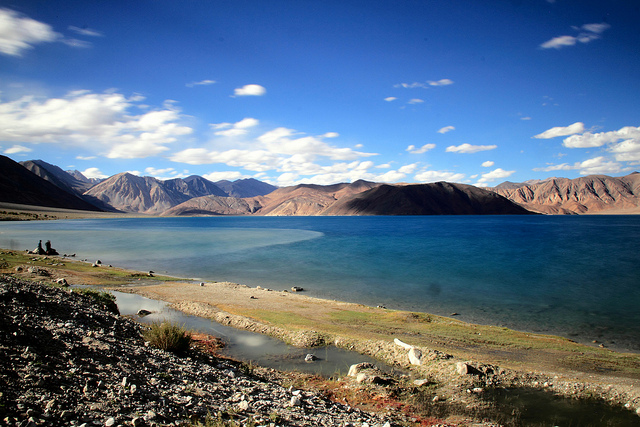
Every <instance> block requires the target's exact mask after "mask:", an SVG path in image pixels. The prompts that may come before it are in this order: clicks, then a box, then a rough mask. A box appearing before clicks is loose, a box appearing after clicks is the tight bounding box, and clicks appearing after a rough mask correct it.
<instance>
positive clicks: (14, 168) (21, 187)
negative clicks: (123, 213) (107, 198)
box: [0, 156, 100, 211]
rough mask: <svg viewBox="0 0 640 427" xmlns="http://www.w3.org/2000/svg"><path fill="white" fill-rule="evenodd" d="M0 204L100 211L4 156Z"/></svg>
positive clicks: (0, 167)
mask: <svg viewBox="0 0 640 427" xmlns="http://www.w3.org/2000/svg"><path fill="white" fill-rule="evenodd" d="M0 202H4V203H17V204H24V205H33V206H46V207H52V208H65V209H77V210H86V211H100V209H99V208H97V207H95V206H93V205H92V204H90V203H88V202H86V201H84V200H82V199H81V198H80V197H78V196H77V195H76V194H73V193H70V192H67V191H64V190H63V189H61V188H60V187H58V186H56V185H55V184H53V183H51V182H49V181H47V180H45V179H43V178H41V177H39V176H38V175H36V174H34V173H33V172H31V171H30V170H28V169H27V168H25V167H24V166H22V165H21V164H19V163H17V162H15V161H13V160H11V159H10V158H8V157H5V156H0Z"/></svg>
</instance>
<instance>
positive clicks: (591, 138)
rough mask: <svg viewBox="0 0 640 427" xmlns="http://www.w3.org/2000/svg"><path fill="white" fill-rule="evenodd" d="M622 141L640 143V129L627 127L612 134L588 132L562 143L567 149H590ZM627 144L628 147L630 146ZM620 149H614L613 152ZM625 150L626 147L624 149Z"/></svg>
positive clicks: (573, 136)
mask: <svg viewBox="0 0 640 427" xmlns="http://www.w3.org/2000/svg"><path fill="white" fill-rule="evenodd" d="M620 140H632V141H636V142H639V141H640V127H633V126H625V127H623V128H622V129H620V130H617V131H611V132H599V133H590V132H586V133H584V134H582V135H572V136H570V137H568V138H565V139H564V141H563V142H562V145H564V146H565V147H567V148H589V147H601V146H603V145H605V144H611V143H615V142H618V141H620ZM628 144H629V143H627V144H626V145H628ZM619 149H620V148H616V147H613V148H612V151H615V150H619ZM622 149H624V146H623V148H622Z"/></svg>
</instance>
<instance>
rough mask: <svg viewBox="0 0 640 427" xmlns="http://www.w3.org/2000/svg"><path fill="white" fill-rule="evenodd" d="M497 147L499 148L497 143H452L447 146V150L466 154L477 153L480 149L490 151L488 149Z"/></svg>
mask: <svg viewBox="0 0 640 427" xmlns="http://www.w3.org/2000/svg"><path fill="white" fill-rule="evenodd" d="M496 148H498V146H497V145H471V144H466V143H465V144H462V145H458V146H455V145H450V146H449V147H447V150H446V151H447V152H448V153H465V154H470V153H477V152H479V151H488V150H495V149H496Z"/></svg>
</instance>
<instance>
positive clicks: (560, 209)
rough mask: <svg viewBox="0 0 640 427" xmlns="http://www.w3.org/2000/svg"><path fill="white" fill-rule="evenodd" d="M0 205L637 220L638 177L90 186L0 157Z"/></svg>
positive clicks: (118, 179)
mask: <svg viewBox="0 0 640 427" xmlns="http://www.w3.org/2000/svg"><path fill="white" fill-rule="evenodd" d="M0 166H1V167H2V168H1V169H0V202H4V203H20V204H27V205H36V206H48V207H63V208H69V209H80V210H94V211H100V210H101V211H112V212H127V213H142V214H149V215H163V216H180V215H192V216H193V215H269V216H290V215H486V214H492V215H496V214H530V213H543V214H585V213H617V214H636V213H640V174H639V173H632V174H630V175H627V176H623V177H610V176H605V175H591V176H586V177H581V178H577V179H567V178H549V179H546V180H532V181H525V182H522V183H513V182H504V183H502V184H500V185H498V186H497V187H494V188H479V187H474V186H471V185H466V184H455V183H448V182H437V183H430V184H394V185H389V184H381V183H375V182H369V181H363V180H359V181H355V182H353V183H341V184H334V185H313V184H301V185H296V186H291V187H282V188H278V187H275V186H273V185H270V184H267V183H264V182H261V181H258V180H256V179H252V178H251V179H242V180H237V181H234V182H231V181H226V180H224V181H218V182H212V181H209V180H207V179H205V178H203V177H200V176H197V175H193V176H190V177H187V178H174V179H169V180H160V179H157V178H152V177H140V176H136V175H133V174H130V173H126V172H125V173H119V174H116V175H114V176H112V177H110V178H107V179H105V180H101V181H99V182H98V180H90V179H88V178H86V177H85V176H84V175H82V173H80V172H79V171H64V170H62V169H61V168H59V167H58V166H55V165H52V164H49V163H47V162H44V161H42V160H30V161H26V162H21V163H16V162H14V161H13V160H11V159H9V158H7V157H4V156H0Z"/></svg>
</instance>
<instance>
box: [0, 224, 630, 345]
mask: <svg viewBox="0 0 640 427" xmlns="http://www.w3.org/2000/svg"><path fill="white" fill-rule="evenodd" d="M38 240H43V241H46V240H51V241H52V243H53V246H54V247H55V248H56V249H58V251H59V252H60V253H76V254H77V256H78V257H79V258H81V259H82V258H87V259H89V260H92V261H93V260H95V259H100V260H102V261H103V262H104V263H110V264H114V265H119V266H123V267H129V268H135V269H139V270H155V271H159V272H166V273H168V274H173V275H178V276H183V277H193V278H199V279H202V280H219V281H220V280H229V281H234V282H239V283H244V284H247V285H250V286H257V285H260V286H264V287H271V288H274V289H286V288H289V287H291V286H294V285H296V286H302V287H304V288H305V289H306V290H307V292H308V294H309V295H311V296H319V297H324V298H333V299H338V300H346V301H353V302H361V303H364V304H368V305H379V304H381V305H385V306H386V307H388V308H398V309H409V310H417V311H425V312H431V313H435V314H442V315H449V314H450V313H452V312H457V313H460V315H459V316H458V318H459V319H461V320H464V321H469V322H477V323H485V324H493V325H501V326H507V327H511V328H515V329H520V330H526V331H532V332H541V333H552V334H557V335H562V336H566V337H569V338H572V339H574V340H576V341H581V342H591V341H592V340H598V341H600V342H602V341H604V342H606V343H607V344H608V345H609V346H610V347H612V348H617V349H621V350H631V351H636V352H637V351H640V286H639V285H640V262H639V258H640V257H639V255H640V249H638V242H640V216H428V217H286V218H282V217H273V218H272V217H211V218H141V219H109V220H75V221H46V222H28V223H3V224H1V225H0V247H6V248H13V249H27V248H29V249H32V248H35V247H36V246H37V243H38Z"/></svg>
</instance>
